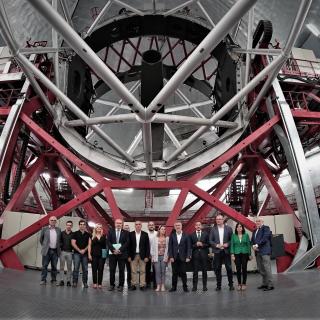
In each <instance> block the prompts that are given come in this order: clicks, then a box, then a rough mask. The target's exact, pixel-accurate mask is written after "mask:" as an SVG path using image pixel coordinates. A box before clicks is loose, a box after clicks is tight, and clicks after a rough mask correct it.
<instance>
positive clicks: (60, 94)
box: [17, 53, 136, 165]
mask: <svg viewBox="0 0 320 320" xmlns="http://www.w3.org/2000/svg"><path fill="white" fill-rule="evenodd" d="M17 59H18V60H19V61H20V62H21V63H22V64H23V65H24V66H25V67H26V68H27V69H29V70H30V71H31V72H32V73H34V75H35V76H36V77H37V78H38V79H39V80H40V81H41V82H42V83H43V84H44V85H45V86H46V87H47V88H48V89H49V90H50V91H52V92H53V93H54V94H55V95H56V96H57V97H58V98H59V99H61V101H63V102H64V103H65V105H66V107H68V109H69V110H70V111H72V112H73V113H74V114H75V115H76V116H78V117H79V118H80V119H82V120H83V121H87V120H88V119H90V118H89V117H88V116H87V115H86V114H85V113H84V112H83V111H82V110H81V109H80V108H78V107H77V106H76V105H75V104H74V103H73V102H72V100H71V99H70V98H68V97H67V96H66V95H65V94H64V93H63V92H62V91H61V90H60V89H59V88H57V87H56V86H55V85H54V84H53V83H52V82H51V81H50V80H49V79H48V78H47V77H46V76H45V75H44V74H43V73H42V72H41V71H40V70H39V69H37V68H36V67H35V66H34V65H33V64H32V63H31V62H30V61H29V60H28V59H27V58H26V57H25V56H23V55H21V54H20V53H18V54H17ZM92 130H94V131H95V133H96V134H97V135H98V136H99V137H101V138H102V139H103V140H104V141H105V142H106V143H107V144H108V145H109V146H110V147H111V148H113V149H114V150H115V151H116V152H118V153H119V154H120V155H122V156H123V157H124V159H126V160H127V161H128V162H129V163H131V164H132V165H136V163H135V160H134V159H133V158H132V157H131V156H130V155H128V154H127V153H126V152H125V151H124V150H123V149H122V148H121V147H120V146H119V145H118V144H117V143H116V142H115V141H114V140H113V139H111V138H110V137H109V136H108V135H107V134H106V133H105V132H104V131H103V130H102V129H101V128H99V127H98V126H94V125H93V126H92Z"/></svg>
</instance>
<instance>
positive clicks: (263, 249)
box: [251, 217, 274, 291]
mask: <svg viewBox="0 0 320 320" xmlns="http://www.w3.org/2000/svg"><path fill="white" fill-rule="evenodd" d="M256 226H257V230H256V231H254V232H253V233H252V238H251V243H252V248H253V250H254V251H255V254H256V260H257V267H258V270H259V272H260V274H261V276H262V285H261V286H259V287H258V289H263V290H264V291H269V290H273V289H274V287H273V283H272V273H271V261H270V255H271V236H272V233H271V231H270V228H269V227H268V226H265V225H264V224H263V219H262V218H261V217H258V218H257V219H256Z"/></svg>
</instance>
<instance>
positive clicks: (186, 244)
mask: <svg viewBox="0 0 320 320" xmlns="http://www.w3.org/2000/svg"><path fill="white" fill-rule="evenodd" d="M178 251H179V257H180V260H181V261H186V259H187V258H189V259H190V258H191V254H192V248H191V241H190V237H189V236H188V235H187V234H186V233H184V232H183V233H182V237H181V240H180V243H179V244H178V239H177V234H176V233H175V232H174V233H171V235H170V238H169V249H168V257H169V258H173V259H177V257H178Z"/></svg>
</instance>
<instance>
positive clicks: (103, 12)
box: [84, 0, 113, 38]
mask: <svg viewBox="0 0 320 320" xmlns="http://www.w3.org/2000/svg"><path fill="white" fill-rule="evenodd" d="M112 3H113V0H109V1H108V2H107V3H106V4H105V5H104V7H103V8H102V10H101V11H100V13H99V15H98V16H97V17H96V19H95V20H94V21H93V23H92V25H91V26H90V28H89V29H88V31H87V32H86V34H85V36H84V38H86V37H89V36H90V35H91V33H92V32H93V30H94V28H95V27H96V26H97V25H98V23H99V22H100V20H101V19H102V18H103V16H104V15H105V13H106V12H107V10H108V9H109V8H110V6H111V5H112Z"/></svg>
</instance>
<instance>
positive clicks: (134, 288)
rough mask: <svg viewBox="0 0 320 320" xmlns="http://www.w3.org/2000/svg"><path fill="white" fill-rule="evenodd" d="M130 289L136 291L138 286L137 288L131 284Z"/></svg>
mask: <svg viewBox="0 0 320 320" xmlns="http://www.w3.org/2000/svg"><path fill="white" fill-rule="evenodd" d="M129 290H130V291H134V290H137V288H136V286H131V287H130V288H129Z"/></svg>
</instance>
